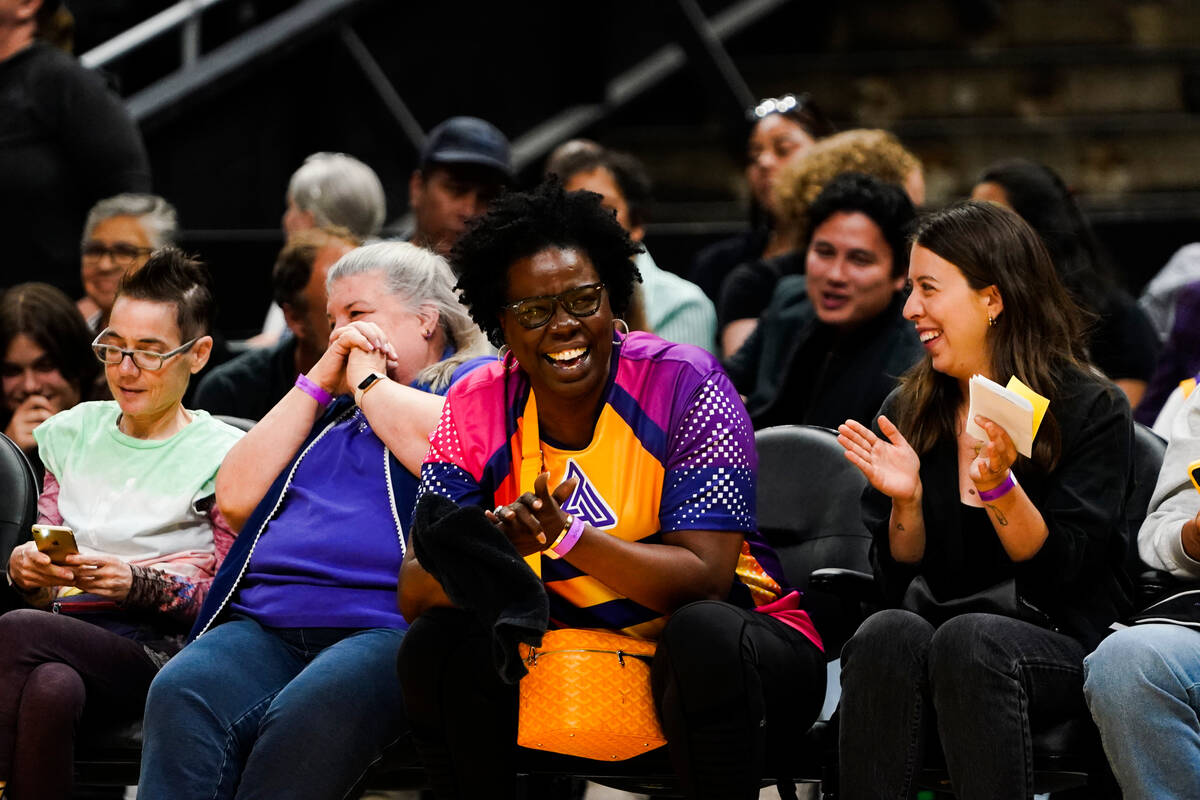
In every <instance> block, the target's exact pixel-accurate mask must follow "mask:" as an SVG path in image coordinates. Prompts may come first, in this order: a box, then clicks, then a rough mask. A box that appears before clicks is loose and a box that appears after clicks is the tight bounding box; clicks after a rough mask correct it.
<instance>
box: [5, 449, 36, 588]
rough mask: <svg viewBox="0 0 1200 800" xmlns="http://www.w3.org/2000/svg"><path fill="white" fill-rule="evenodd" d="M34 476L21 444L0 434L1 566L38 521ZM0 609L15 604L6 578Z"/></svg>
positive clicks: (6, 562)
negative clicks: (19, 445) (20, 446)
mask: <svg viewBox="0 0 1200 800" xmlns="http://www.w3.org/2000/svg"><path fill="white" fill-rule="evenodd" d="M37 499H38V487H37V479H36V478H35V477H34V475H33V468H32V467H30V466H29V461H28V459H26V458H25V454H24V453H23V452H21V448H19V447H17V445H16V443H15V442H13V440H12V439H9V438H8V437H7V436H5V435H3V434H0V570H5V571H6V570H7V569H8V558H9V556H10V555H12V551H13V548H14V547H16V546H17V545H18V544H20V543H21V542H24V541H26V540H28V539H29V537H30V534H31V531H30V530H29V528H30V526H31V525H33V523H34V522H36V521H37ZM0 587H3V589H2V590H0V591H2V592H3V597H0V612H3V611H6V610H8V609H9V608H11V607H13V606H15V605H16V603H15V600H14V598H13V596H12V595H11V594H10V591H9V589H8V582H7V581H2V580H0Z"/></svg>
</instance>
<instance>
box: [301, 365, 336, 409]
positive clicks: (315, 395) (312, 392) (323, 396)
mask: <svg viewBox="0 0 1200 800" xmlns="http://www.w3.org/2000/svg"><path fill="white" fill-rule="evenodd" d="M296 388H297V389H299V390H300V391H302V392H304V393H305V394H306V395H308V396H309V397H311V398H312V399H313V400H316V401H317V402H318V403H319V404H320V405H321V408H324V407H325V406H327V405H329V404H330V403H331V402H333V395H331V394H330V393H329V392H327V391H325V390H324V389H322V388H321V387H320V386H317V384H315V383H313V382H312V381H310V380H309V379H308V376H307V375H304V374H303V373H301V374H300V375H297V376H296Z"/></svg>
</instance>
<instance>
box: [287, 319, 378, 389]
mask: <svg viewBox="0 0 1200 800" xmlns="http://www.w3.org/2000/svg"><path fill="white" fill-rule="evenodd" d="M398 365H399V362H398V361H397V356H396V349H395V348H394V347H393V346H392V343H391V342H390V341H388V338H387V335H386V334H384V332H383V329H382V328H380V327H379V326H378V325H376V324H375V323H374V322H364V321H358V322H351V323H350V324H348V325H343V326H342V327H340V328H337V329H335V330H334V331H333V332H332V333H331V334H329V346H328V347H327V348H326V349H325V353H324V355H322V356H321V358H320V359H319V360H318V361H317V363H316V364H315V365H314V366H313V368H312V369H311V370H309V372H308V378H309V380H311V381H313V382H314V383H316V384H317V385H318V386H320V387H321V388H322V389H324V390H325V391H327V392H329V393H330V394H331V395H334V396H337V395H339V394H346V393H348V392H350V391H352V390H353V388H354V387H355V386H357V385H358V384H359V382H360V381H362V379H363V378H365V377H366V376H367V375H369V374H370V373H372V372H378V373H379V374H381V375H388V374H390V372H391V371H394V370H395V369H396V367H397V366H398Z"/></svg>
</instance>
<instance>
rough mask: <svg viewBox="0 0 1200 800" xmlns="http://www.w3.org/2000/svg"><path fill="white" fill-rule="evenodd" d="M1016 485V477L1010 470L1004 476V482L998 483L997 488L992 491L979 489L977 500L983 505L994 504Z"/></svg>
mask: <svg viewBox="0 0 1200 800" xmlns="http://www.w3.org/2000/svg"><path fill="white" fill-rule="evenodd" d="M1016 485H1017V479H1016V476H1014V475H1013V473H1012V470H1011V469H1010V470H1009V471H1008V474H1007V475H1005V476H1004V480H1003V481H1001V482H1000V485H999V486H997V487H995V488H994V489H980V490H979V499H980V500H982V501H983V502H985V503H991V502H994V501H996V500H999V499H1000V498H1001V497H1004V495H1006V494H1008V493H1009V492H1011V491H1012V490H1013V487H1014V486H1016Z"/></svg>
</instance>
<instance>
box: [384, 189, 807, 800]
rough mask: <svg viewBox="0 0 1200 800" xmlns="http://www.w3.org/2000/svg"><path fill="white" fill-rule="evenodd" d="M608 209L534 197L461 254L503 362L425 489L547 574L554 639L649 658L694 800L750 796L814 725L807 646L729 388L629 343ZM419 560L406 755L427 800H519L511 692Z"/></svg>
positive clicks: (452, 431) (405, 580) (470, 406)
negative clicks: (604, 640)
mask: <svg viewBox="0 0 1200 800" xmlns="http://www.w3.org/2000/svg"><path fill="white" fill-rule="evenodd" d="M600 200H601V198H600V196H599V195H596V194H594V193H592V192H570V193H568V192H564V191H563V189H562V187H561V185H560V184H558V183H557V181H553V180H552V181H548V182H546V183H544V184H542V185H541V186H540V187H539V188H538V189H537V190H535V191H534V192H532V193H528V194H512V195H507V196H505V197H502V198H500V199H499V200H497V201H496V203H495V205H493V207H492V209H491V210H490V211H489V212H488V214H487V215H486V216H484V217H483V218H481V219H480V221H479V222H478V223H477V224H476V225H475V226H474V227H473V228H472V229H471V230H470V231H469V232H468V233H467V234H466V235H465V236H464V237H463V238H462V239H461V240H460V241H459V243H458V245H457V247H456V249H455V252H454V254H453V258H454V260H455V262H456V266H457V268H458V271H459V275H460V280H459V286H460V288H461V289H462V300H463V302H464V303H465V304H467V305H468V306H469V307H470V309H471V314H472V316H473V317H474V319H475V320H476V322H477V323H478V324H479V325H480V326H481V327H482V328H483V329H484V330H485V331H486V332H487V333H488V335H489V337H490V338H491V339H492V341H493V342H494V343H496V344H498V345H503V346H504V350H505V351H506V353H505V355H504V356H503V360H502V361H500V362H498V363H495V364H492V365H491V366H490V367H486V368H483V369H481V370H478V371H477V372H476V373H474V374H473V375H471V376H470V377H468V378H467V379H465V380H464V381H463V382H462V383H461V384H458V385H457V386H455V387H454V389H452V390H451V392H450V394H449V396H448V398H447V401H446V408H445V411H444V413H443V416H442V421H441V423H440V425H439V426H438V428H437V430H436V431H435V432H434V434H433V437H432V438H431V443H432V446H431V449H430V452H429V455H428V457H427V459H426V462H425V465H424V467H423V468H422V472H421V479H422V490H423V491H424V492H426V493H431V494H438V495H442V496H444V497H448V498H449V499H450V500H452V501H454V502H455V503H456V504H458V505H459V506H462V507H470V506H475V507H483V508H484V509H487V510H486V512H485V513H484V514H482V515H480V519H481V520H484V519H486V521H487V522H486V523H483V524H491V525H493V526H495V528H497V529H498V530H499V531H500V532H501V533H502V534H503V536H502V537H498V538H500V539H501V540H502V541H503V542H504V544H506V545H507V544H511V549H512V550H515V553H514V554H513V557H514V558H515V556H516V555H520V556H524V557H528V556H531V555H532V556H540V557H539V558H538V559H537V563H538V564H539V565H540V580H541V582H542V584H543V585H544V588H545V590H546V593H547V595H548V597H549V618H550V625H551V627H558V628H565V627H569V628H588V629H593V630H607V631H612V632H616V633H621V634H624V635H627V636H632V637H635V638H638V639H644V640H651V641H657V642H658V649H657V654H656V656H655V658H654V662H653V666H652V670H651V672H652V689H653V693H654V698H655V702H656V705H657V708H658V713H659V717H660V719H661V721H662V725H663V729H664V731H665V734H666V738H667V740H668V743H669V745H668V749H669V753H670V757H671V761H672V763H673V765H674V767H675V769H676V771H677V772H678V774H679V776H680V778H681V780H682V783H683V785H684V788H685V789H686V790H687V792H688V795H689V796H691V797H714V798H716V797H720V798H751V797H757V796H758V785H759V779H760V777H761V775H762V772H763V770H764V768H765V765H777V764H779V763H780V761H781V760H782V758H784V757H785V756H786V754H788V753H794V752H796V750H797V748H799V747H800V746H801V745H800V742H799V737H800V736H801V735H802V734H803V733H804V731H805V730H807V728H808V724H809V723H811V722H812V721H813V720H814V719H815V718H816V716H817V713H818V711H819V709H820V705H821V700H822V698H823V695H824V685H825V670H824V663H823V662H824V658H823V656H822V651H821V644H820V641H821V640H820V637H819V636H818V634H817V632H816V630H815V629H814V627H813V624H812V621H811V619H810V618H809V616H808V614H807V613H806V612H805V611H804V610H802V609H801V608H800V605H799V595H798V593H796V592H792V591H790V590H789V589H788V588H786V579H785V578H784V577H783V573H782V569H781V568H780V566H779V562H778V560H777V558H776V557H775V555H774V553H773V552H772V551H771V550H770V548H769V547H768V546H767V545H766V543H765V542H764V540H763V539H762V537H761V536H760V535H759V533H758V532H757V530H756V524H755V508H754V483H755V469H756V462H757V459H756V455H755V451H754V439H753V434H752V431H751V427H750V421H749V419H748V418H747V416H746V412H745V409H744V408H743V407H742V404H741V402H740V400H739V399H738V396H737V392H736V390H735V389H734V388H733V386H732V384H731V383H730V381H729V379H728V377H727V376H726V375H725V373H724V372H723V371H722V370H721V368H720V366H719V365H718V364H717V362H716V361H715V360H714V359H713V357H712V356H711V355H710V354H708V353H706V352H705V351H703V350H701V349H700V348H698V347H694V346H691V345H678V344H671V343H669V342H665V341H663V340H662V339H659V338H657V337H655V336H653V335H651V334H646V333H631V334H625V333H624V332H623V331H622V330H621V328H622V325H621V323H620V321H619V320H618V319H617V317H619V315H621V314H622V313H624V311H625V309H626V308H628V305H629V298H630V295H631V292H632V289H633V284H634V281H635V280H637V277H638V276H637V272H636V270H635V268H634V267H633V265H632V262H631V260H630V259H631V257H632V256H633V255H634V254H635V253H636V252H637V246H636V245H634V244H633V242H631V241H630V239H629V237H628V235H627V234H626V233H625V231H624V230H623V229H622V228H621V226H620V225H619V224H618V223H617V222H616V220H615V219H614V218H613V216H612V214H611V212H608V211H606V210H605V209H604V207H603V206H602V205H601V202H600ZM533 442H536V444H532V443H533ZM535 448H536V449H535ZM530 459H533V460H534V461H533V463H532V465H531V466H532V467H533V469H532V470H529V471H526V470H523V469H522V466H523V461H527V460H530ZM530 472H533V473H537V476H536V478H534V477H533V476H532V475H531V474H529V473H530ZM420 513H421V511H420V508H418V517H419V516H420ZM419 530H420V529H418V532H419ZM418 547H419V545H418ZM427 555H428V553H426V552H425V551H422V552H414V548H412V547H410V548H409V549H408V551H407V553H406V555H405V560H404V565H403V567H402V569H401V576H402V577H401V582H400V586H401V591H400V607H401V611H402V613H403V614H404V616H405V617H406V618H407V619H408V620H409V621H410V623H411V626H410V628H409V633H408V635H407V636H406V638H405V641H404V643H403V645H402V647H401V652H400V664H399V667H400V683H401V687H402V691H403V693H404V700H405V707H406V709H407V710H408V713H409V718H410V721H411V722H412V726H413V733H414V737H415V739H416V742H417V746H418V749H419V750H420V752H421V755H422V759H423V761H424V764H425V767H426V769H427V770H428V771H429V774H430V779H431V783H432V785H433V787H434V791H435V793H436V794H437V796H439V797H474V796H484V795H487V796H496V797H511V796H513V793H514V773H515V768H516V765H517V764H518V763H519V748H518V747H517V746H516V741H515V740H516V723H517V718H516V717H517V715H516V711H517V708H516V702H515V700H516V696H517V687H516V686H514V685H512V684H508V683H505V682H503V681H502V679H501V677H500V676H499V675H498V674H497V671H496V670H495V669H493V667H492V663H493V659H492V647H493V644H492V640H491V636H490V634H489V632H488V631H487V630H485V628H484V627H483V625H481V624H480V622H479V621H478V620H477V618H476V617H475V616H474V615H473V614H471V613H470V612H468V611H467V610H464V609H462V608H458V607H455V604H454V603H453V602H452V601H451V599H450V597H449V596H448V595H447V593H446V591H445V589H444V588H443V585H442V583H440V582H439V580H438V579H437V578H435V577H434V575H433V574H431V572H430V571H428V570H427V569H426V567H425V566H423V565H422V562H421V560H420V559H422V558H426V556H427ZM427 561H428V562H429V565H430V568H431V569H432V567H433V559H432V558H428V559H427ZM518 566H519V567H520V568H521V569H525V567H524V565H520V564H518ZM441 574H442V575H446V574H449V573H444V572H443V573H441ZM656 757H659V758H660V757H661V756H655V755H654V754H653V753H651V754H647V755H642V756H638V757H637V758H638V759H654V758H656ZM631 768H636V767H634V766H632V765H631Z"/></svg>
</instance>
